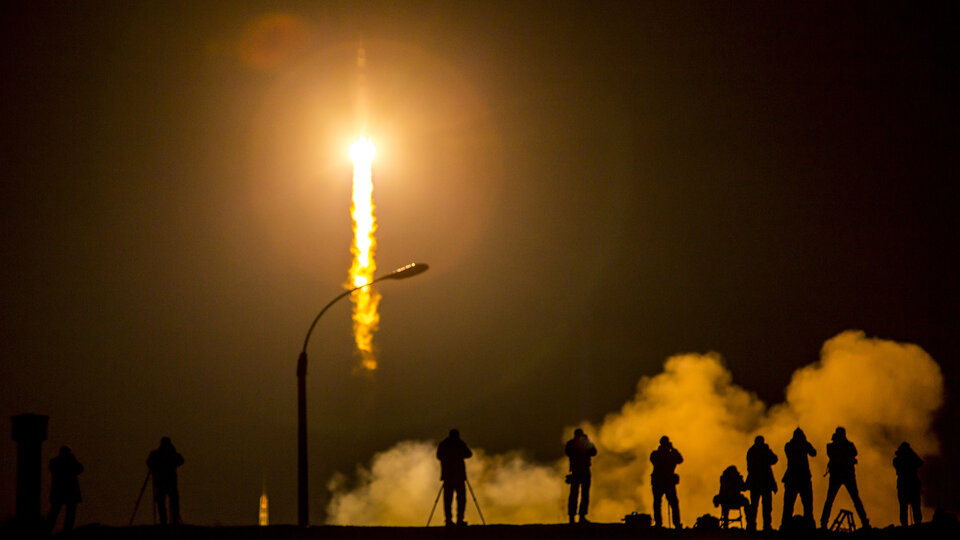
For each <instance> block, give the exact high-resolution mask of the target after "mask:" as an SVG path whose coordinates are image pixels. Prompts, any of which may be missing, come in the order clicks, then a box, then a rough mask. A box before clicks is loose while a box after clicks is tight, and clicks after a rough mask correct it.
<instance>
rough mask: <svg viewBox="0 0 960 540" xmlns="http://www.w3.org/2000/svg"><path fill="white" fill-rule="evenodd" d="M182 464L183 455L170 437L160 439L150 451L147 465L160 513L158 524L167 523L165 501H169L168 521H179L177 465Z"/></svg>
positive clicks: (154, 497)
mask: <svg viewBox="0 0 960 540" xmlns="http://www.w3.org/2000/svg"><path fill="white" fill-rule="evenodd" d="M181 465H183V456H181V455H180V454H179V453H178V452H177V449H176V448H174V447H173V443H172V442H170V437H164V438H162V439H160V446H159V447H158V448H157V449H156V450H154V451H153V452H150V457H148V458H147V467H149V468H150V474H152V475H153V501H154V504H156V506H157V513H158V514H159V515H160V524H161V525H166V524H167V506H166V501H167V499H169V501H170V522H171V523H173V524H174V525H178V524H179V523H180V492H179V491H178V490H177V467H179V466H181Z"/></svg>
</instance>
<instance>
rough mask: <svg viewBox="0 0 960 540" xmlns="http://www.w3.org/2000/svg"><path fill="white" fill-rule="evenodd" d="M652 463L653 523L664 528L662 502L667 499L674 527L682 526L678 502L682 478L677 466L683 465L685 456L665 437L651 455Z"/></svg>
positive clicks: (661, 438)
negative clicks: (678, 491) (678, 487)
mask: <svg viewBox="0 0 960 540" xmlns="http://www.w3.org/2000/svg"><path fill="white" fill-rule="evenodd" d="M650 463H652V464H653V472H652V473H651V474H650V485H651V487H652V488H653V521H654V524H655V525H656V526H657V527H662V526H663V516H662V515H661V500H662V499H663V497H666V498H667V504H669V505H670V511H671V512H672V513H673V526H674V527H676V528H677V529H680V528H682V525H680V502H679V501H678V500H677V484H678V483H679V482H680V477H679V476H677V474H676V472H675V471H676V469H677V465H679V464H681V463H683V456H681V455H680V452H678V451H677V449H676V448H674V447H673V443H671V442H670V439H669V438H668V437H667V436H666V435H664V436H663V437H660V446H659V447H658V448H657V449H656V450H654V451H653V452H651V453H650Z"/></svg>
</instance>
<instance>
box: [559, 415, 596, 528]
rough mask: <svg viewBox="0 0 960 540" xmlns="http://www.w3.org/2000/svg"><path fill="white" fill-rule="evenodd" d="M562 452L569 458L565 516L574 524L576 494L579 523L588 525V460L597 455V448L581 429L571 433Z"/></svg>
mask: <svg viewBox="0 0 960 540" xmlns="http://www.w3.org/2000/svg"><path fill="white" fill-rule="evenodd" d="M564 452H565V453H566V454H567V457H568V458H570V474H568V475H567V483H568V484H570V498H569V499H568V501H567V514H568V515H569V516H570V523H573V522H574V521H573V517H574V516H575V515H577V514H578V512H577V494H578V492H579V498H580V511H579V516H580V523H589V520H587V510H588V508H589V506H590V459H591V458H592V457H593V456H595V455H597V447H596V446H594V444H593V443H592V442H590V439H589V438H588V437H587V434H586V433H584V432H583V430H582V429H580V428H577V429H576V430H574V432H573V438H572V439H570V440H569V441H567V444H566V446H565V447H564Z"/></svg>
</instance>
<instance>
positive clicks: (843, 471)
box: [820, 427, 870, 529]
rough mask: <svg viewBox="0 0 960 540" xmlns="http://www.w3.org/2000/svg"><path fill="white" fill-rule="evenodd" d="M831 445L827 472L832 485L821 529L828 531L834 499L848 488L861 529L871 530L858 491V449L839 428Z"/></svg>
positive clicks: (843, 430) (828, 489) (822, 515)
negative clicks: (856, 468) (843, 488)
mask: <svg viewBox="0 0 960 540" xmlns="http://www.w3.org/2000/svg"><path fill="white" fill-rule="evenodd" d="M831 441H832V442H830V443H829V444H827V457H828V458H830V461H828V462H827V472H828V473H829V474H830V485H829V486H828V487H827V500H826V502H825V503H824V504H823V513H822V514H821V515H820V528H822V529H826V528H827V523H828V522H829V521H830V509H831V507H833V499H834V497H836V496H837V492H838V491H840V487H841V486H846V487H847V493H849V494H850V499H851V500H852V501H853V507H854V508H856V510H857V515H858V516H860V524H861V525H860V527H861V528H863V529H869V528H870V521H868V520H867V512H866V510H864V509H863V502H862V501H861V500H860V490H858V489H857V473H856V471H855V470H854V467H855V466H856V464H857V447H856V446H854V445H853V443H852V442H850V441H849V440H848V439H847V430H845V429H843V428H842V427H838V428H837V430H836V431H835V432H834V433H833V437H832V438H831Z"/></svg>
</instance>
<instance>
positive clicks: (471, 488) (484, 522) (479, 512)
mask: <svg viewBox="0 0 960 540" xmlns="http://www.w3.org/2000/svg"><path fill="white" fill-rule="evenodd" d="M467 487H468V488H470V496H471V497H473V504H474V505H475V506H476V507H477V513H478V514H480V523H483V524H484V525H486V524H487V521H486V520H485V519H483V512H481V511H480V503H478V502H477V496H476V495H474V494H473V486H471V485H470V480H467Z"/></svg>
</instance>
